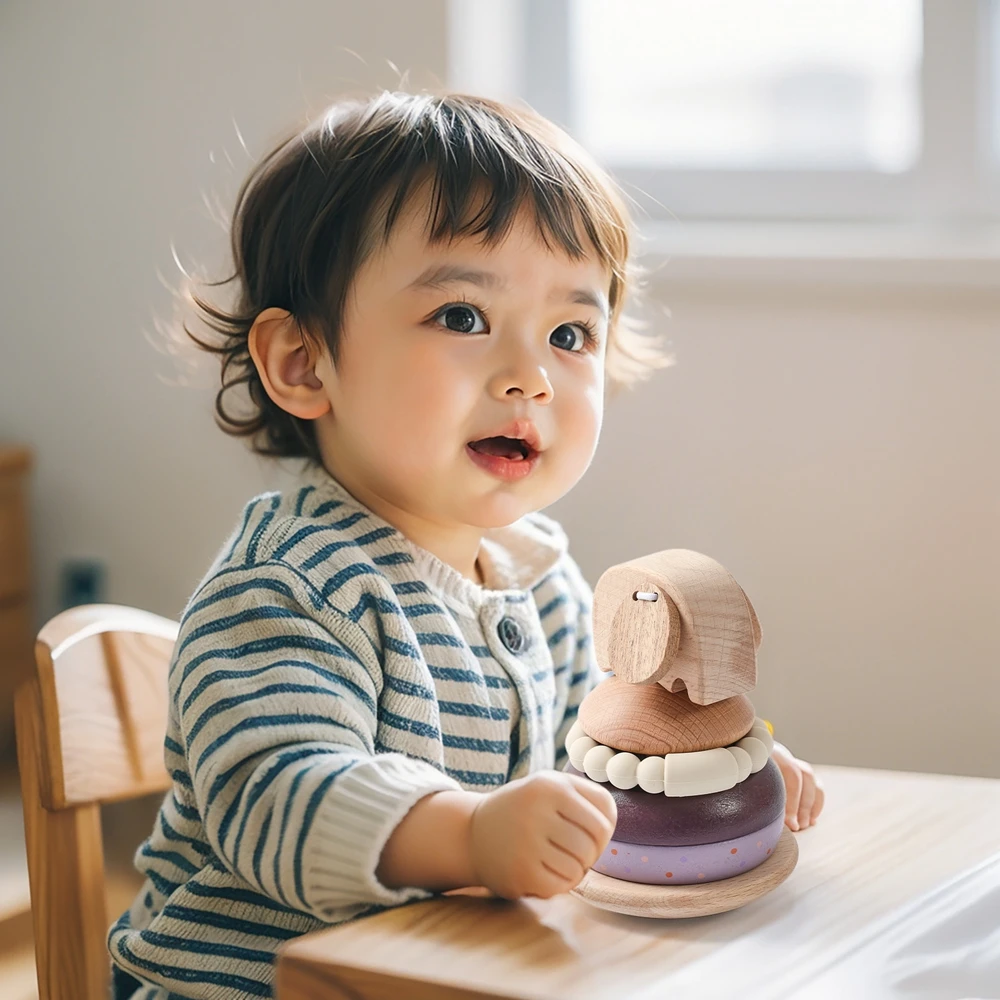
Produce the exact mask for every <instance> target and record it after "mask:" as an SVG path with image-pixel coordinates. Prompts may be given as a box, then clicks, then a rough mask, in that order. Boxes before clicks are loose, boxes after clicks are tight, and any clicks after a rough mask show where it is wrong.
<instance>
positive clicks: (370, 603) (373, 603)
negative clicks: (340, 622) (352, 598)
mask: <svg viewBox="0 0 1000 1000" xmlns="http://www.w3.org/2000/svg"><path fill="white" fill-rule="evenodd" d="M367 611H377V612H378V613H379V614H381V615H396V616H399V615H400V614H402V609H401V608H400V606H399V605H398V604H397V603H396V602H395V601H389V600H386V598H384V597H379V596H378V595H377V594H362V595H361V597H359V598H358V603H357V604H355V605H354V607H353V608H351V610H350V611H348V612H347V617H348V618H350V620H351V621H352V622H354V623H355V624H357V623H358V622H359V621H360V620H361V619H362V618H363V617H364V616H365V612H367Z"/></svg>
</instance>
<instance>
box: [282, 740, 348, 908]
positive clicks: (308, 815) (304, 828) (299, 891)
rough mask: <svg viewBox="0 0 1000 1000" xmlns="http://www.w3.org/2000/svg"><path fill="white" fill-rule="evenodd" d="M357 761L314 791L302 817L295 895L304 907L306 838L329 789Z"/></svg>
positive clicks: (331, 774)
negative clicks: (303, 873) (303, 859)
mask: <svg viewBox="0 0 1000 1000" xmlns="http://www.w3.org/2000/svg"><path fill="white" fill-rule="evenodd" d="M356 763H357V761H354V760H352V761H348V763H346V764H345V765H344V766H343V767H340V768H338V769H337V770H336V771H331V772H330V774H328V775H327V776H326V777H325V778H324V779H323V780H322V781H321V782H320V783H319V784H318V785H317V786H316V788H315V789H314V790H313V793H312V795H310V796H309V802H308V803H307V804H306V811H305V815H303V817H302V824H301V826H300V827H299V839H298V841H297V842H296V844H295V861H294V868H295V895H296V896H298V897H299V899H300V900H302V905H303V906H306V905H308V904H307V903H306V895H305V889H304V888H303V884H302V851H303V849H304V847H305V843H306V838H307V837H308V836H309V831H310V830H312V824H313V819H314V818H315V816H316V811H317V810H318V809H319V805H320V802H322V801H323V796H324V795H326V791H327V789H328V788H329V787H330V786H331V785H332V784H333V783H334V781H336V779H337V778H339V777H340V776H341V775H342V774H343V773H344V772H345V771H346V770H348V769H349V768H351V767H353V766H354V765H355V764H356Z"/></svg>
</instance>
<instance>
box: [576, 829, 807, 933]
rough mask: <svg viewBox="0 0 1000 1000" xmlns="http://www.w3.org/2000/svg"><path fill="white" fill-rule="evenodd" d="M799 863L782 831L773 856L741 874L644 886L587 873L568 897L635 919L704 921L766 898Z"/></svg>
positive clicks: (793, 846)
mask: <svg viewBox="0 0 1000 1000" xmlns="http://www.w3.org/2000/svg"><path fill="white" fill-rule="evenodd" d="M798 860H799V845H798V844H797V843H796V842H795V837H794V835H793V834H792V831H791V830H789V829H788V827H785V829H784V830H782V832H781V836H780V837H779V838H778V845H777V847H775V849H774V853H773V854H772V855H771V856H770V857H769V858H768V859H767V860H766V861H764V862H763V863H762V864H759V865H758V866H757V867H756V868H751V869H750V871H748V872H744V873H743V874H742V875H734V876H732V878H726V879H720V880H719V881H717V882H706V883H705V884H704V885H646V884H645V883H642V882H625V881H623V880H622V879H618V878H611V877H610V876H608V875H602V874H601V873H600V872H595V871H594V870H593V869H591V870H590V871H589V872H587V874H586V876H584V879H583V881H582V882H581V883H580V884H579V885H578V886H577V887H576V888H575V889H574V890H573V891H572V894H573V895H574V896H578V897H579V898H580V899H583V900H586V901H587V902H588V903H590V904H592V905H593V906H596V907H598V908H599V909H602V910H611V911H613V912H614V913H627V914H629V915H630V916H635V917H659V918H674V917H705V916H708V915H709V914H711V913H725V912H726V911H727V910H735V909H737V908H738V907H740V906H746V904H747V903H752V902H753V901H754V900H755V899H759V898H760V897H761V896H765V895H767V893H769V892H770V891H771V890H772V889H775V888H777V886H779V885H781V883H782V882H784V881H785V879H786V878H788V876H789V875H791V873H792V870H793V869H794V868H795V865H796V862H797V861H798Z"/></svg>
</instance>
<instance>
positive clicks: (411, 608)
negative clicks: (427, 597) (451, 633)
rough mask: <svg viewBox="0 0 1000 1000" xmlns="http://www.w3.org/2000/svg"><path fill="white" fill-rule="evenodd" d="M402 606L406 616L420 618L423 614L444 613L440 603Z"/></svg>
mask: <svg viewBox="0 0 1000 1000" xmlns="http://www.w3.org/2000/svg"><path fill="white" fill-rule="evenodd" d="M402 607H403V613H404V614H405V615H406V617H407V618H422V617H423V616H424V615H440V614H443V613H444V612H443V611H442V609H441V605H440V604H404V605H403V606H402Z"/></svg>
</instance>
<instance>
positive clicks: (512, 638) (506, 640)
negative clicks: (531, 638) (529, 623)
mask: <svg viewBox="0 0 1000 1000" xmlns="http://www.w3.org/2000/svg"><path fill="white" fill-rule="evenodd" d="M497 632H499V633H500V641H501V642H502V643H503V644H504V645H505V646H506V647H507V648H508V649H509V650H510V651H511V652H512V653H520V652H521V650H523V649H524V647H525V646H526V645H527V644H528V639H527V636H526V635H525V634H524V629H522V628H521V626H520V625H518V623H517V622H516V621H515V620H514V619H513V618H510V617H506V618H501V619H500V624H499V625H497Z"/></svg>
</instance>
